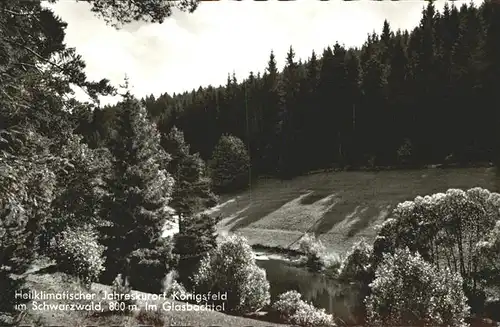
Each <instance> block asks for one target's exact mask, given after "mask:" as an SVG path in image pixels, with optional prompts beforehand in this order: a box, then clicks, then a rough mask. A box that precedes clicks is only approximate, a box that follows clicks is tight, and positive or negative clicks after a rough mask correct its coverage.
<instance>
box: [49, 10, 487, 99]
mask: <svg viewBox="0 0 500 327" xmlns="http://www.w3.org/2000/svg"><path fill="white" fill-rule="evenodd" d="M469 2H470V1H467V3H469ZM473 2H474V3H476V4H480V3H481V2H482V1H480V0H474V1H473ZM455 3H456V5H457V6H460V5H461V4H462V3H464V2H463V1H455ZM425 4H426V3H425V2H424V1H421V0H419V1H411V0H402V1H395V2H392V1H388V0H386V1H368V0H360V1H341V0H331V1H326V2H320V1H317V0H298V1H293V2H278V1H266V2H255V1H251V0H245V1H241V2H236V1H231V0H222V1H218V2H202V3H201V4H200V6H199V7H198V9H197V10H196V11H195V12H194V13H193V14H187V13H182V12H176V13H175V14H174V15H173V16H172V17H170V18H169V19H168V20H167V21H166V22H165V23H163V24H161V25H160V24H145V23H133V24H130V25H128V26H126V27H125V28H123V29H121V30H118V31H117V30H115V29H114V28H112V27H109V26H106V24H105V23H104V22H103V21H102V20H100V19H99V18H96V17H95V16H94V15H93V14H92V13H91V12H90V10H89V5H88V4H86V3H83V2H76V1H75V0H59V1H58V2H57V3H56V4H55V5H51V7H52V8H53V9H54V11H55V12H56V14H57V15H59V16H60V17H61V18H62V19H63V20H64V21H66V22H67V23H68V28H67V30H66V43H67V45H68V46H70V47H75V48H76V49H77V51H78V53H79V54H81V55H82V56H83V58H84V60H85V62H86V63H87V68H86V73H87V75H88V77H89V78H90V79H95V80H99V79H101V78H108V79H109V80H110V81H111V83H112V84H113V85H115V86H118V85H119V84H121V83H122V82H123V78H124V76H125V74H127V76H128V77H129V80H130V84H131V85H132V87H133V88H132V92H133V93H134V94H135V95H136V96H138V97H142V96H144V95H148V94H154V95H155V96H158V95H160V94H162V93H164V92H168V93H169V94H173V93H174V92H177V93H179V92H183V91H186V90H189V91H190V90H192V89H193V88H198V87H199V86H208V85H209V84H212V85H217V86H218V85H220V84H225V83H226V79H227V74H228V73H232V72H233V71H235V73H236V77H237V78H238V79H239V80H241V79H243V78H246V77H247V76H248V74H249V72H250V71H254V73H257V72H259V71H260V72H263V71H264V69H265V67H266V65H267V61H268V59H269V54H270V51H271V49H273V50H274V53H275V55H276V58H277V62H278V66H279V67H280V68H281V67H282V65H283V64H284V59H285V57H286V52H287V51H288V48H289V47H290V45H292V46H293V47H294V49H295V52H296V55H297V59H298V58H303V59H307V58H308V57H309V56H310V54H311V51H312V50H313V49H314V50H315V51H316V52H317V53H318V54H321V53H322V51H323V49H324V48H325V47H327V46H328V45H333V44H334V43H335V42H336V41H338V42H339V43H341V44H344V45H346V46H360V45H361V44H362V43H363V42H364V41H365V40H366V36H367V34H368V33H371V32H373V31H374V30H375V31H376V32H377V33H379V32H380V31H381V30H382V24H383V21H384V19H387V20H388V21H389V23H390V25H391V27H392V29H393V30H396V29H398V28H401V29H411V28H413V27H414V26H416V25H417V24H418V23H419V20H420V18H421V11H422V9H423V7H424V6H425ZM444 4H445V1H437V2H436V7H437V8H438V9H439V10H441V9H442V8H443V6H444ZM78 98H80V99H82V100H84V99H83V98H81V97H80V95H79V96H78ZM102 101H103V104H105V103H113V102H116V98H115V99H112V98H107V99H102Z"/></svg>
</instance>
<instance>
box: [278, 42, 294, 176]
mask: <svg viewBox="0 0 500 327" xmlns="http://www.w3.org/2000/svg"><path fill="white" fill-rule="evenodd" d="M298 67H299V66H298V64H297V62H296V61H295V52H294V50H293V48H292V47H291V46H290V49H289V51H288V53H287V58H286V65H285V68H284V70H283V76H282V78H281V80H280V83H279V95H280V102H279V105H280V111H279V114H280V116H279V117H280V121H279V124H278V126H277V135H279V140H280V143H281V144H280V148H279V157H278V171H279V174H280V176H282V177H285V178H290V177H291V176H294V174H295V173H296V172H297V171H298V167H297V162H296V156H295V149H294V141H295V140H296V139H297V130H296V128H295V127H296V124H297V120H296V117H297V113H298V112H297V110H298V108H297V99H298V94H299V91H300V84H299V81H300V80H299V73H298Z"/></svg>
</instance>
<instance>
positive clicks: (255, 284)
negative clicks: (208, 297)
mask: <svg viewBox="0 0 500 327" xmlns="http://www.w3.org/2000/svg"><path fill="white" fill-rule="evenodd" d="M193 284H194V288H195V290H197V291H198V292H200V293H202V292H208V291H211V292H212V293H214V292H227V302H225V303H226V310H227V311H230V312H238V313H248V312H252V311H255V310H257V309H260V308H262V307H264V306H265V305H267V304H269V303H270V294H269V282H268V281H267V280H266V272H265V270H264V269H261V268H259V267H258V266H257V265H256V263H255V258H254V254H253V251H252V248H251V247H250V245H248V243H247V241H246V239H245V238H243V237H241V236H237V235H231V236H226V237H225V238H224V239H223V240H222V241H221V243H220V244H219V245H218V246H217V248H216V249H215V250H214V251H212V252H211V253H208V254H206V255H205V257H204V258H203V259H202V260H201V263H200V267H199V269H198V271H197V272H196V274H195V275H194V277H193Z"/></svg>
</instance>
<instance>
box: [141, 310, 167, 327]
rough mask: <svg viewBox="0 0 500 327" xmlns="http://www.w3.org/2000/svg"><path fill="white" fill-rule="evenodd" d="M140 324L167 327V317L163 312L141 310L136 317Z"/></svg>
mask: <svg viewBox="0 0 500 327" xmlns="http://www.w3.org/2000/svg"><path fill="white" fill-rule="evenodd" d="M136 319H137V320H138V322H139V323H140V324H142V325H144V326H154V327H163V326H165V317H164V315H163V312H162V311H161V310H154V311H152V310H146V309H141V310H140V311H139V312H138V313H137V316H136Z"/></svg>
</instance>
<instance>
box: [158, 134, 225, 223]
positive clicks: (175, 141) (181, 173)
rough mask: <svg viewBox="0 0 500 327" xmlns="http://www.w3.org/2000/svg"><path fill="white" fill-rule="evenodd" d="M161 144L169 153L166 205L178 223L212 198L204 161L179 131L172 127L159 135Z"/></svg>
mask: <svg viewBox="0 0 500 327" xmlns="http://www.w3.org/2000/svg"><path fill="white" fill-rule="evenodd" d="M162 145H163V148H164V149H165V150H166V151H167V152H168V153H169V154H170V156H171V159H170V160H169V162H168V165H167V171H168V172H169V173H170V174H171V175H172V177H173V178H174V179H175V185H174V188H173V193H172V200H171V202H170V204H169V205H170V207H172V208H173V209H175V211H176V213H177V215H178V216H179V219H180V222H179V226H181V225H182V219H183V218H185V217H190V216H192V215H193V214H195V213H197V212H198V211H200V210H202V209H206V208H208V207H210V206H212V205H214V204H215V202H216V197H215V195H214V194H213V193H212V191H211V189H210V185H211V180H210V178H209V176H208V175H207V174H206V173H207V170H206V167H205V163H204V162H203V160H202V159H201V158H200V156H199V155H198V154H197V153H195V154H191V153H190V152H189V145H187V144H186V142H185V141H184V134H183V133H182V131H180V130H179V129H178V128H177V127H175V126H174V127H173V128H172V130H171V131H170V133H169V134H168V135H166V136H165V137H164V138H163V140H162ZM181 227H182V226H181Z"/></svg>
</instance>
